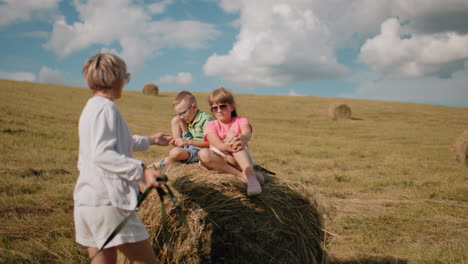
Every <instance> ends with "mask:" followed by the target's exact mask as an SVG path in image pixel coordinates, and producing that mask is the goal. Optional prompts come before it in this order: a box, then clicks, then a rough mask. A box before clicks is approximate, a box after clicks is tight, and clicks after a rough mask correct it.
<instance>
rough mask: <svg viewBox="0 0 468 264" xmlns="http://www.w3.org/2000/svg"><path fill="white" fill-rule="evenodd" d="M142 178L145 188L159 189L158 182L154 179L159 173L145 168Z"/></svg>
mask: <svg viewBox="0 0 468 264" xmlns="http://www.w3.org/2000/svg"><path fill="white" fill-rule="evenodd" d="M144 176H145V183H146V187H148V188H158V187H161V185H160V184H159V182H157V181H156V178H157V177H158V176H159V171H157V170H153V169H150V168H145V171H144Z"/></svg>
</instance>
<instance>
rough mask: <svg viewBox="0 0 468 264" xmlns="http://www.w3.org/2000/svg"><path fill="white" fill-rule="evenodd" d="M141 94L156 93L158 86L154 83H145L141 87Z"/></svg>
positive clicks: (157, 92)
mask: <svg viewBox="0 0 468 264" xmlns="http://www.w3.org/2000/svg"><path fill="white" fill-rule="evenodd" d="M143 94H144V95H158V94H159V87H158V86H157V85H156V84H154V83H147V84H145V86H144V87H143Z"/></svg>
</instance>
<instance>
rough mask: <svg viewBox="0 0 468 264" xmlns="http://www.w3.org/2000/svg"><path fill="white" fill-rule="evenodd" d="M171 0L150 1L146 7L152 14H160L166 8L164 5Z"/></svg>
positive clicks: (168, 3) (171, 0) (170, 2)
mask: <svg viewBox="0 0 468 264" xmlns="http://www.w3.org/2000/svg"><path fill="white" fill-rule="evenodd" d="M172 2H173V0H162V1H160V2H156V3H151V4H149V5H148V9H149V10H150V12H151V13H152V14H162V13H164V11H165V10H166V7H167V6H168V5H170V4H172Z"/></svg>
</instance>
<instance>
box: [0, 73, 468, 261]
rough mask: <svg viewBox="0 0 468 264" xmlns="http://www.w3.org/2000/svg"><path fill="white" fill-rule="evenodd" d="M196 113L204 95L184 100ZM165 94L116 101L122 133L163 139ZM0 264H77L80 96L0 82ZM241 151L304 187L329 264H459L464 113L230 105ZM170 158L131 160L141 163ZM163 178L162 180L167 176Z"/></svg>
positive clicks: (320, 103) (464, 229)
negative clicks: (249, 132)
mask: <svg viewBox="0 0 468 264" xmlns="http://www.w3.org/2000/svg"><path fill="white" fill-rule="evenodd" d="M195 94H196V96H197V98H198V101H199V105H200V107H201V108H202V109H203V110H205V111H207V110H208V105H207V96H208V94H206V93H195ZM174 95H175V93H174V92H162V93H161V95H160V96H157V97H151V96H143V95H142V94H141V93H140V92H138V91H127V92H124V97H123V98H122V99H120V100H118V101H117V105H118V106H119V108H120V110H121V112H122V114H123V115H124V117H125V119H126V120H127V122H128V124H129V126H130V129H131V131H132V133H135V134H142V135H149V134H151V133H155V132H160V131H165V132H169V131H170V119H171V118H172V116H173V112H172V111H171V108H170V105H171V101H172V98H173V97H174ZM0 96H1V101H2V103H1V104H0V113H1V114H0V147H1V150H2V151H1V152H0V153H1V154H0V164H2V165H1V166H0V173H1V176H0V212H1V213H0V221H1V223H2V224H1V225H0V263H83V262H84V261H85V260H86V250H85V249H84V248H83V247H81V246H78V245H77V244H76V243H75V242H74V230H73V200H72V192H73V186H74V184H75V181H76V177H77V175H78V171H77V169H76V159H77V156H78V155H77V154H78V153H77V151H78V149H77V148H78V138H77V124H78V118H79V115H80V112H81V110H82V108H83V106H84V105H85V103H86V101H87V100H88V98H89V97H90V96H91V92H90V91H89V89H83V88H72V87H64V86H55V85H45V84H36V83H27V82H15V81H4V80H3V81H0ZM236 100H237V103H238V109H239V114H241V115H245V116H247V117H248V118H249V120H250V121H251V122H252V124H253V132H254V134H253V139H252V142H251V146H250V147H251V150H252V151H253V153H254V156H255V158H256V160H257V162H258V163H260V164H261V165H264V166H265V167H266V168H269V169H271V170H272V171H275V172H277V174H278V175H277V177H280V178H287V179H290V180H295V181H299V182H302V183H304V184H305V185H307V186H308V188H310V191H311V192H314V193H317V194H318V196H319V198H320V199H319V202H320V204H321V205H322V206H323V208H324V210H325V212H326V223H325V224H326V229H327V231H328V232H329V233H330V234H329V235H327V242H328V243H327V245H326V249H327V251H328V252H329V253H330V255H331V256H332V258H333V260H332V262H333V263H340V264H344V263H378V264H382V263H467V262H468V243H467V242H466V241H468V235H467V234H468V168H467V167H464V166H462V165H461V164H460V163H458V162H457V161H456V160H455V153H454V151H453V150H452V149H451V145H452V144H453V143H454V141H455V138H456V137H458V136H459V135H460V134H461V133H462V132H463V130H465V129H468V119H467V117H468V108H456V107H443V106H434V105H421V104H409V103H395V102H380V101H370V100H351V99H346V100H344V101H345V102H346V103H347V104H348V105H349V106H350V107H351V108H352V111H353V119H352V120H347V121H345V122H333V121H330V120H328V118H327V109H328V105H329V104H331V103H332V102H335V101H336V99H332V98H318V97H286V96H266V95H243V94H236ZM169 149H170V148H169V147H152V148H151V149H150V150H148V151H146V152H140V153H137V154H136V157H137V158H140V159H142V160H143V161H145V162H151V161H155V160H158V159H160V158H162V157H163V156H165V155H166V154H167V153H168V151H169ZM169 176H170V175H169Z"/></svg>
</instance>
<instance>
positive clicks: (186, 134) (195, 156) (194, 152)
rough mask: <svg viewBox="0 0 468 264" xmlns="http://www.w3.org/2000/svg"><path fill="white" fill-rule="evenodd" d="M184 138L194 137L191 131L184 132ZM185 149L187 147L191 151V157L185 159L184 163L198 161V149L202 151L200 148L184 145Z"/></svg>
mask: <svg viewBox="0 0 468 264" xmlns="http://www.w3.org/2000/svg"><path fill="white" fill-rule="evenodd" d="M182 138H183V139H187V140H190V139H193V136H192V133H190V132H184V133H182ZM183 148H184V149H186V150H187V151H188V152H189V153H190V158H188V159H187V160H183V161H182V162H183V163H193V162H198V151H200V149H199V148H197V147H194V146H192V145H189V146H183Z"/></svg>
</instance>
